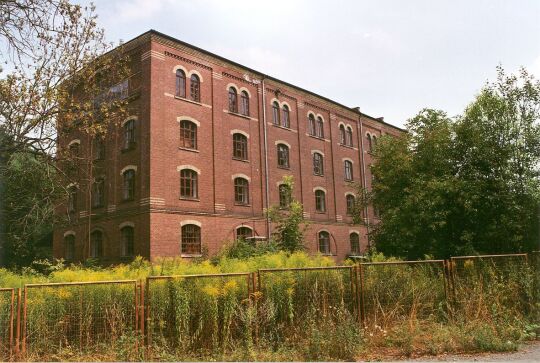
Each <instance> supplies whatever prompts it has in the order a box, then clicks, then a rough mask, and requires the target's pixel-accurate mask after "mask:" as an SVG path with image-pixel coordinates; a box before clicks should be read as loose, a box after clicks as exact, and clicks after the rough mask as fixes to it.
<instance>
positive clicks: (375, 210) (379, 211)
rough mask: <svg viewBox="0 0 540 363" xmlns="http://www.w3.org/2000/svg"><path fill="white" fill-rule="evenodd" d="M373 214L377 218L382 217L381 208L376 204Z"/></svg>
mask: <svg viewBox="0 0 540 363" xmlns="http://www.w3.org/2000/svg"><path fill="white" fill-rule="evenodd" d="M373 216H374V217H375V218H381V210H380V209H379V207H377V206H376V205H373Z"/></svg>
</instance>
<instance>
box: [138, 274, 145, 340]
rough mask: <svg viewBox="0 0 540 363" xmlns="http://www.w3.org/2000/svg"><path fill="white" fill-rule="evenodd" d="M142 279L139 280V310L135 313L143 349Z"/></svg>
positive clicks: (143, 302)
mask: <svg viewBox="0 0 540 363" xmlns="http://www.w3.org/2000/svg"><path fill="white" fill-rule="evenodd" d="M144 287H145V286H144V280H141V281H140V282H139V294H140V295H139V311H137V314H139V324H140V327H139V330H140V332H141V338H140V339H141V343H142V344H141V345H142V348H143V350H144V346H145V339H144V338H145V331H144V307H145V301H144V298H145V296H144Z"/></svg>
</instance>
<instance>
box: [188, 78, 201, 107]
mask: <svg viewBox="0 0 540 363" xmlns="http://www.w3.org/2000/svg"><path fill="white" fill-rule="evenodd" d="M189 90H190V96H191V99H192V100H193V101H195V102H200V101H201V81H200V80H199V76H197V75H196V74H192V75H191V78H190V84H189Z"/></svg>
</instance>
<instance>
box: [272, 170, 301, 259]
mask: <svg viewBox="0 0 540 363" xmlns="http://www.w3.org/2000/svg"><path fill="white" fill-rule="evenodd" d="M283 184H284V185H285V190H286V191H287V192H288V195H287V196H286V198H285V200H286V202H287V203H286V206H283V207H280V206H273V207H270V208H268V211H267V215H268V218H269V219H270V221H271V222H272V223H273V225H274V232H273V234H272V239H273V240H274V241H275V243H277V245H278V246H279V248H280V249H282V250H284V251H289V252H295V251H301V250H304V249H305V246H304V233H305V230H306V228H307V223H306V221H305V220H304V207H303V205H302V204H301V203H300V202H299V201H298V200H296V199H295V198H294V179H293V177H292V176H284V177H283Z"/></svg>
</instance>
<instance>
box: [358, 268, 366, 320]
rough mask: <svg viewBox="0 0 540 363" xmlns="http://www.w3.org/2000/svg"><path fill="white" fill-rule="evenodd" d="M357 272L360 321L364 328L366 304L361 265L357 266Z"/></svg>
mask: <svg viewBox="0 0 540 363" xmlns="http://www.w3.org/2000/svg"><path fill="white" fill-rule="evenodd" d="M358 272H359V277H360V285H359V286H360V291H359V292H360V320H361V322H362V326H364V327H365V326H366V304H365V301H364V269H363V267H362V263H360V264H358Z"/></svg>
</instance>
